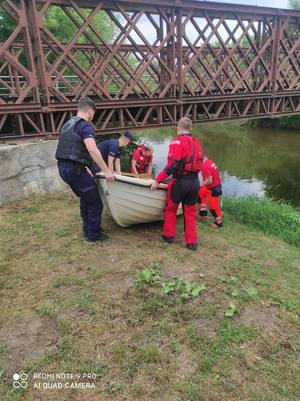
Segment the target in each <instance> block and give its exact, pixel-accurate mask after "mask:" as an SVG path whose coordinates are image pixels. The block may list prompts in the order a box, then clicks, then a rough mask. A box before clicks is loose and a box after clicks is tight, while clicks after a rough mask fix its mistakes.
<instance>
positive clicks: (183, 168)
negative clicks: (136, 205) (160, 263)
mask: <svg viewBox="0 0 300 401" xmlns="http://www.w3.org/2000/svg"><path fill="white" fill-rule="evenodd" d="M202 160H203V154H202V149H201V145H200V142H199V140H198V139H196V138H194V137H193V136H192V121H191V120H190V119H189V118H187V117H184V118H181V119H180V120H179V122H178V124H177V137H176V138H174V139H173V140H172V142H171V143H170V145H169V153H168V160H167V164H166V166H165V168H164V169H163V170H162V171H161V172H160V173H159V174H158V176H157V177H156V178H155V180H153V182H152V186H151V189H152V190H155V189H156V188H158V186H159V183H161V182H162V181H164V180H165V179H166V178H167V177H168V176H169V175H172V179H171V181H170V182H169V184H168V190H167V200H166V206H165V215H164V235H163V237H162V238H163V240H164V241H165V242H167V243H169V244H170V243H172V242H173V240H174V237H175V233H176V218H177V209H178V206H179V204H180V202H182V205H183V212H184V230H185V242H186V247H187V248H188V249H189V250H192V251H195V250H196V249H197V246H198V245H197V229H196V217H197V201H198V192H199V185H200V184H199V178H198V173H199V172H200V170H201V167H202Z"/></svg>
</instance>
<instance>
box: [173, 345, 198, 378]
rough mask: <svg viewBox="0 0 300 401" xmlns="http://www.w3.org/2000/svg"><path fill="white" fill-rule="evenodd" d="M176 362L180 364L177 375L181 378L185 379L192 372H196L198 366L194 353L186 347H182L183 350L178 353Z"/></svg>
mask: <svg viewBox="0 0 300 401" xmlns="http://www.w3.org/2000/svg"><path fill="white" fill-rule="evenodd" d="M176 362H177V366H178V370H177V372H176V375H177V376H178V377H179V378H180V379H184V378H185V377H186V376H189V375H191V374H192V373H194V372H195V370H196V369H197V366H198V364H197V361H196V360H195V357H194V355H193V354H192V352H191V351H190V350H189V349H188V348H186V347H183V348H182V351H181V352H180V354H178V356H177V358H176Z"/></svg>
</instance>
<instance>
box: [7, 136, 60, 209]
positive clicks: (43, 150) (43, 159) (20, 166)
mask: <svg viewBox="0 0 300 401" xmlns="http://www.w3.org/2000/svg"><path fill="white" fill-rule="evenodd" d="M56 146H57V141H39V142H33V143H19V144H3V145H0V204H3V203H6V202H9V201H13V200H16V199H21V198H24V197H27V196H31V195H34V194H46V193H49V192H56V191H62V190H65V189H67V186H66V185H65V184H64V182H63V181H62V180H61V178H60V177H59V175H58V171H57V163H56V159H55V157H54V154H55V150H56Z"/></svg>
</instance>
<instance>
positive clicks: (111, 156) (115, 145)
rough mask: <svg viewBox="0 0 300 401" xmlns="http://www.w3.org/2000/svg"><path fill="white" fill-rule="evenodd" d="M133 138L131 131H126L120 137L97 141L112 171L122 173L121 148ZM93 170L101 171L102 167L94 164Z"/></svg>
mask: <svg viewBox="0 0 300 401" xmlns="http://www.w3.org/2000/svg"><path fill="white" fill-rule="evenodd" d="M131 140H132V134H131V133H130V132H129V131H125V133H124V134H123V135H121V136H120V138H118V139H106V140H105V141H102V142H98V143H97V147H98V149H99V150H100V152H101V155H102V157H103V160H104V161H105V163H106V164H107V165H108V167H109V168H110V170H111V171H114V172H116V173H117V174H121V161H120V156H121V148H122V147H125V146H127V145H128V144H129V142H130V141H131ZM92 170H93V172H99V171H100V170H101V168H100V169H99V168H98V166H97V165H95V164H94V166H93V168H92Z"/></svg>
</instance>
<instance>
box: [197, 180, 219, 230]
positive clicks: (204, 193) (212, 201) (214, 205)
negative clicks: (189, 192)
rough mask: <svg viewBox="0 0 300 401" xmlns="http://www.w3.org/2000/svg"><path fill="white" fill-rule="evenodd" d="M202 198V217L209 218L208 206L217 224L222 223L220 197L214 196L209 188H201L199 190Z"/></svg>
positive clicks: (200, 206)
mask: <svg viewBox="0 0 300 401" xmlns="http://www.w3.org/2000/svg"><path fill="white" fill-rule="evenodd" d="M199 198H200V205H199V208H200V215H201V216H202V217H205V216H207V204H208V207H209V210H210V212H211V214H212V215H213V216H214V219H215V222H216V223H222V211H221V209H220V201H219V196H212V194H211V189H209V188H207V187H201V188H200V190H199Z"/></svg>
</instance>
